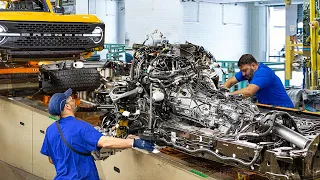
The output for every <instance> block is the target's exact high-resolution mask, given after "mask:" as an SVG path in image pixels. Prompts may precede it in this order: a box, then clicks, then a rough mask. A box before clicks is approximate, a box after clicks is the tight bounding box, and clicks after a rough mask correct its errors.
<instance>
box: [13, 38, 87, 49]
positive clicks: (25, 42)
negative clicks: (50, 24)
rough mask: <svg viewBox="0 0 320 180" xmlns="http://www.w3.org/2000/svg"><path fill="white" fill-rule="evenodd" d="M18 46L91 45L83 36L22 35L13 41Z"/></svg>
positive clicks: (83, 46)
mask: <svg viewBox="0 0 320 180" xmlns="http://www.w3.org/2000/svg"><path fill="white" fill-rule="evenodd" d="M14 44H16V46H18V47H30V48H31V47H66V46H67V47H74V48H76V47H79V48H85V47H87V46H88V45H89V46H90V45H91V42H90V40H89V39H87V38H84V37H64V36H63V37H23V38H19V39H18V40H17V41H15V42H14Z"/></svg>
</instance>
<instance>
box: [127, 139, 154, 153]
mask: <svg viewBox="0 0 320 180" xmlns="http://www.w3.org/2000/svg"><path fill="white" fill-rule="evenodd" d="M132 147H137V148H139V149H145V150H147V151H151V152H152V151H153V150H154V144H153V143H152V142H151V141H147V140H143V139H134V140H133V145H132Z"/></svg>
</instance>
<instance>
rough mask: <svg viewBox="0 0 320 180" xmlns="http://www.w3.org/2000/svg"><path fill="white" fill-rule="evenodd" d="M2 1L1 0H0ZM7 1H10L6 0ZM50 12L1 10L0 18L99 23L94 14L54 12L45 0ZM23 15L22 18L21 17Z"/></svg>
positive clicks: (8, 19)
mask: <svg viewBox="0 0 320 180" xmlns="http://www.w3.org/2000/svg"><path fill="white" fill-rule="evenodd" d="M0 1H3V0H0ZM6 1H7V2H10V1H8V0H6ZM45 3H46V4H47V6H48V9H49V10H50V12H30V11H29V12H27V11H19V12H17V11H12V12H10V11H2V12H0V19H1V20H2V21H43V22H82V23H101V20H100V19H98V18H97V17H96V16H94V15H64V14H56V13H54V12H53V8H52V5H51V2H50V0H46V1H45ZM21 17H23V18H21Z"/></svg>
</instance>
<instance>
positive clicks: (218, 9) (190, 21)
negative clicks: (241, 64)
mask: <svg viewBox="0 0 320 180" xmlns="http://www.w3.org/2000/svg"><path fill="white" fill-rule="evenodd" d="M198 8H199V9H198ZM197 9H198V10H197ZM184 12H185V13H184V23H183V25H184V28H183V29H184V40H187V41H189V42H192V43H195V44H199V45H202V46H203V47H205V48H206V49H208V50H210V52H211V53H212V54H213V55H214V56H215V57H216V59H218V60H238V59H239V57H240V56H241V55H242V54H244V53H248V50H249V34H248V7H247V5H245V4H237V5H235V4H224V5H222V4H215V3H205V2H199V4H198V3H192V2H188V3H184ZM197 13H198V18H194V17H195V16H197Z"/></svg>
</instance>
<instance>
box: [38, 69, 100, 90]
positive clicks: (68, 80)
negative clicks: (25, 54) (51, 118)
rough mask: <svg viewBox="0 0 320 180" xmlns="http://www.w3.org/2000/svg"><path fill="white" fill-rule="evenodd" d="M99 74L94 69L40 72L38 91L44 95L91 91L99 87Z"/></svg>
mask: <svg viewBox="0 0 320 180" xmlns="http://www.w3.org/2000/svg"><path fill="white" fill-rule="evenodd" d="M100 84H101V83H100V73H99V72H98V71H97V70H96V69H85V68H84V69H70V70H57V71H45V72H41V80H40V84H39V86H40V90H41V91H42V92H44V93H48V94H50V93H56V92H63V91H65V90H67V89H68V88H72V90H73V91H92V90H94V89H96V88H98V87H99V86H100Z"/></svg>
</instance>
